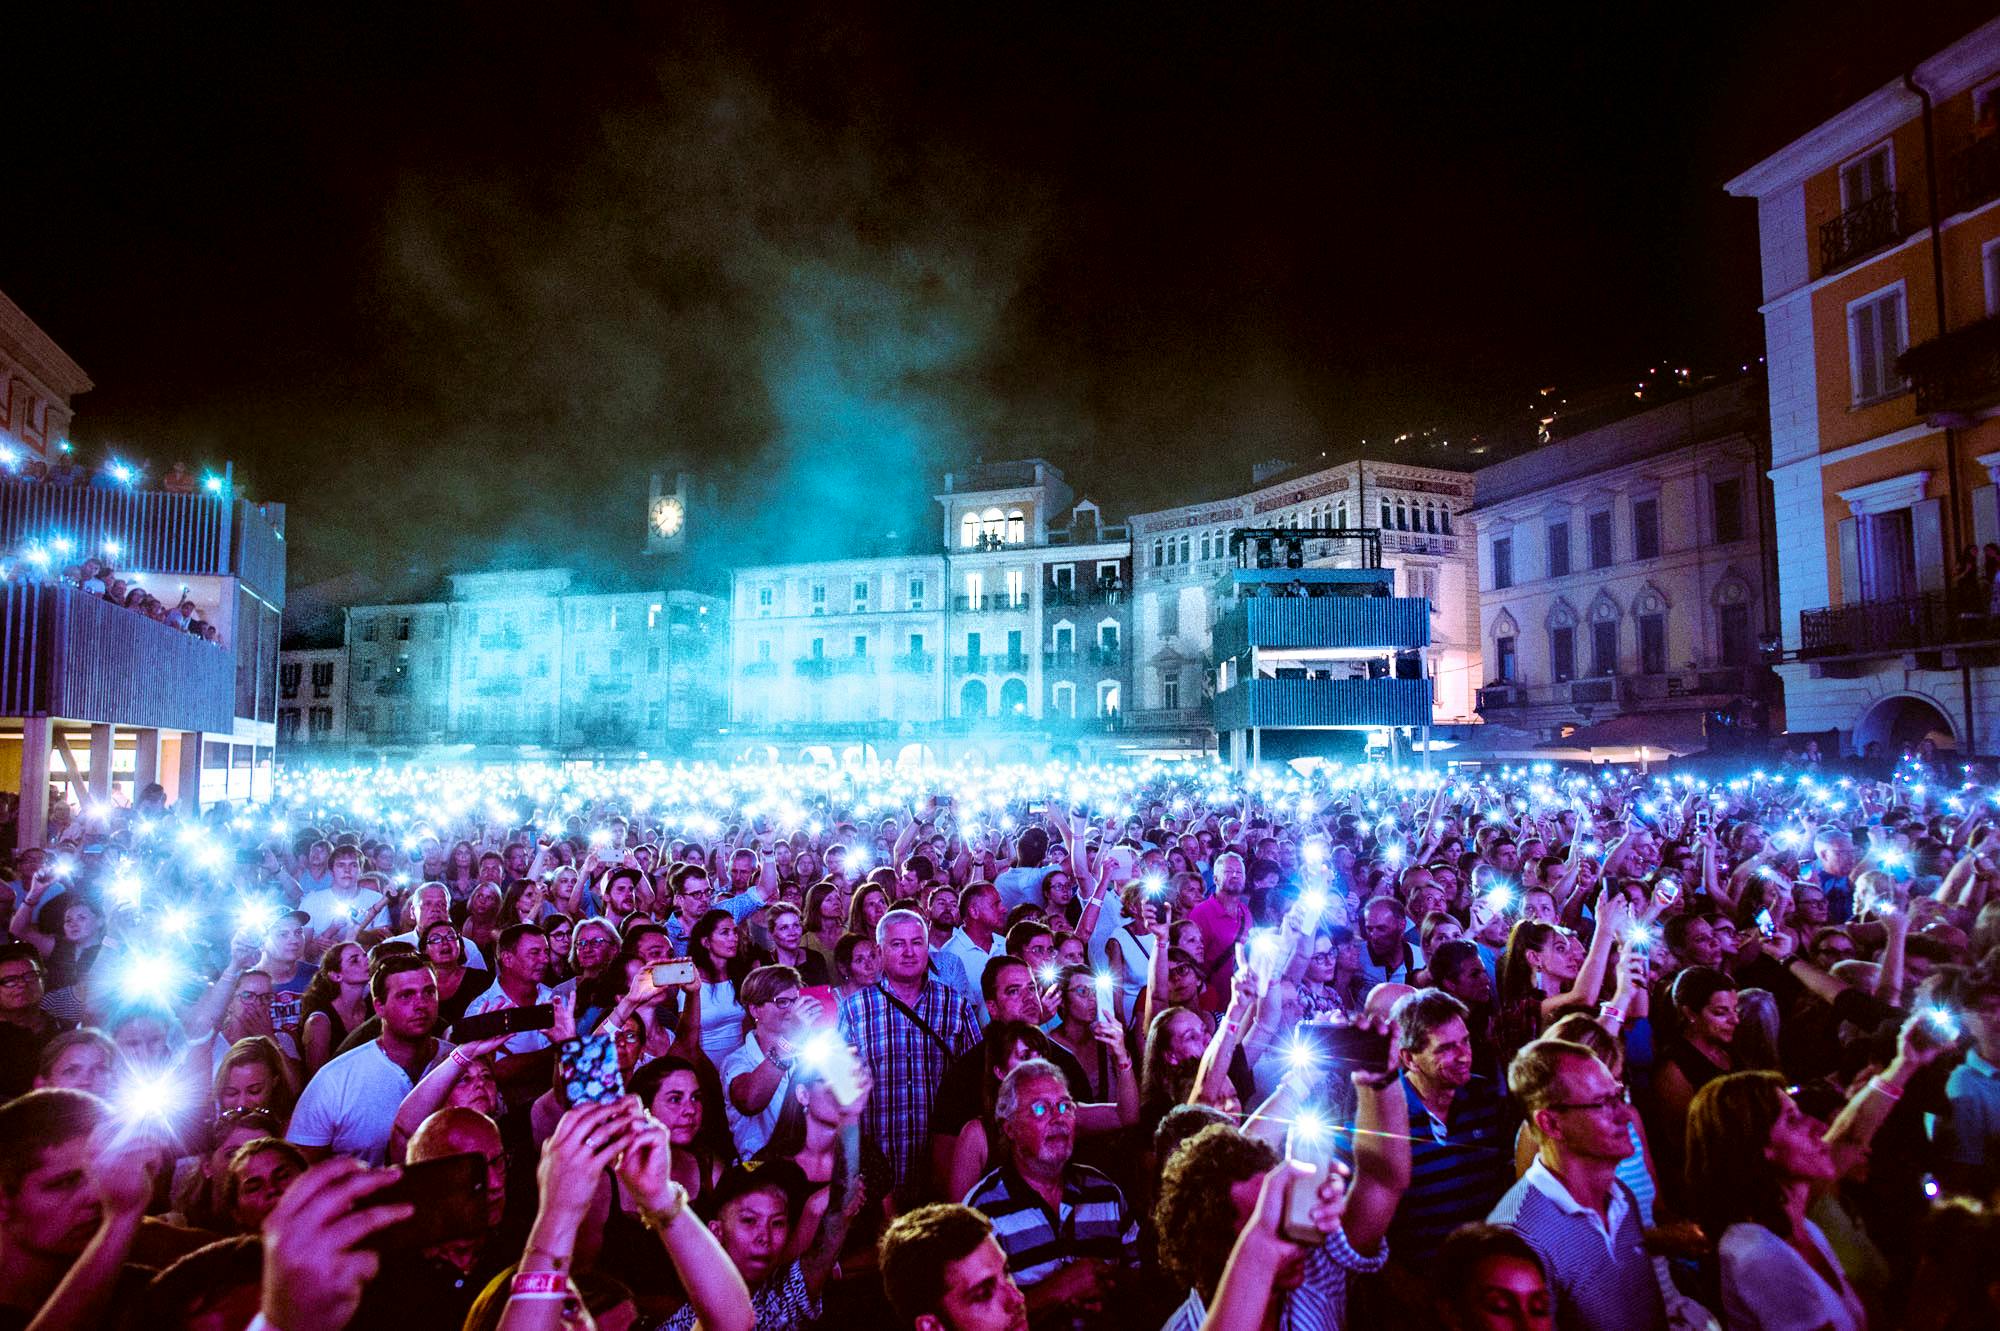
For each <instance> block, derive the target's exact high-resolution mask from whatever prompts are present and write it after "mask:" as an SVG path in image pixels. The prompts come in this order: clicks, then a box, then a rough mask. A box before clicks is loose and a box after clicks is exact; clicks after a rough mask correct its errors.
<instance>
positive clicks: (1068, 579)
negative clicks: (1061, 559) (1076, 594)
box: [1049, 564, 1076, 592]
mask: <svg viewBox="0 0 2000 1331" xmlns="http://www.w3.org/2000/svg"><path fill="white" fill-rule="evenodd" d="M1049 583H1050V585H1051V586H1053V587H1054V588H1055V589H1056V590H1057V591H1059V592H1067V591H1074V590H1075V589H1076V565H1074V564H1057V565H1056V566H1055V567H1054V568H1052V569H1050V570H1049Z"/></svg>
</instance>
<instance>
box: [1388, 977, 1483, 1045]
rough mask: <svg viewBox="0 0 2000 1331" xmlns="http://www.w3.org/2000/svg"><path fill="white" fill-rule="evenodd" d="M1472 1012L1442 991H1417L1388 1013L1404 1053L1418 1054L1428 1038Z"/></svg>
mask: <svg viewBox="0 0 2000 1331" xmlns="http://www.w3.org/2000/svg"><path fill="white" fill-rule="evenodd" d="M1471 1015H1472V1010H1471V1009H1470V1008H1468V1007H1466V1006H1465V1004H1464V1003H1461V1002H1460V1001H1459V1000H1458V999H1456V998H1453V997H1452V996H1451V995H1450V994H1448V993H1446V992H1445V991H1444V990H1442V989H1419V990H1417V991H1416V992H1415V993H1410V994H1404V995H1403V996H1402V997H1401V998H1399V999H1397V1000H1396V1006H1395V1007H1394V1008H1393V1009H1391V1010H1390V1019H1391V1020H1392V1021H1394V1022H1395V1023H1396V1033H1397V1035H1398V1037H1399V1039H1400V1043H1401V1044H1402V1047H1403V1051H1404V1052H1405V1053H1422V1052H1423V1050H1424V1046H1426V1045H1428V1044H1429V1043H1430V1042H1431V1036H1433V1035H1434V1034H1436V1033H1437V1030H1438V1028H1439V1027H1440V1026H1443V1025H1445V1024H1446V1023H1447V1022H1450V1021H1464V1020H1466V1019H1467V1018H1469V1017H1470V1016H1471Z"/></svg>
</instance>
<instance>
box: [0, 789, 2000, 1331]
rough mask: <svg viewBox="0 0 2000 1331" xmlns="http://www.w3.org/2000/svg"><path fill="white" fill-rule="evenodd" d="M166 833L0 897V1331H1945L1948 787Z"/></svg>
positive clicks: (1963, 822) (1986, 1086) (1963, 1205)
mask: <svg viewBox="0 0 2000 1331" xmlns="http://www.w3.org/2000/svg"><path fill="white" fill-rule="evenodd" d="M173 815H174V811H172V810H169V809H167V808H166V807H164V800H163V796H162V794H161V792H159V791H158V790H157V788H154V789H152V790H149V791H148V792H146V795H145V797H144V798H142V799H141V800H140V801H139V804H138V806H137V807H135V808H131V809H120V810H117V811H115V812H111V813H108V814H107V813H105V812H104V811H102V810H97V811H94V812H93V813H92V814H90V815H88V816H85V817H81V818H78V819H75V820H73V821H71V822H70V823H69V824H67V825H65V826H60V827H59V828H58V829H57V831H56V832H55V834H54V835H53V836H52V838H51V842H50V844H49V845H48V846H46V847H36V848H29V849H26V850H23V851H21V852H20V853H19V854H18V855H17V856H16V860H15V863H14V865H13V866H12V872H11V874H10V875H9V877H8V879H7V881H6V882H5V883H4V884H0V921H4V922H5V923H6V925H7V931H8V932H7V937H6V939H5V941H4V942H0V1331H5V1329H6V1328H14V1327H34V1328H37V1329H38V1331H39V1329H41V1328H56V1327H62V1328H87V1327H140V1326H144V1327H148V1328H151V1327H166V1328H203V1329H204V1331H209V1329H213V1328H227V1329H228V1331H241V1328H244V1327H247V1326H252V1325H255V1326H259V1327H262V1328H269V1329H270V1331H333V1329H334V1328H339V1327H344V1326H349V1325H353V1326H366V1327H377V1326H388V1325H398V1326H408V1327H411V1328H413V1329H421V1331H428V1329H429V1328H437V1327H449V1328H456V1327H459V1326H465V1327H482V1328H489V1327H497V1328H502V1329H503V1331H554V1329H555V1328H557V1327H568V1328H574V1327H585V1326H590V1327H599V1328H630V1327H642V1328H661V1327H667V1328H676V1329H678V1328H687V1327H694V1326H700V1327H704V1328H711V1329H720V1328H733V1329H735V1331H747V1329H748V1328H751V1327H756V1328H760V1329H763V1331H775V1329H777V1328H802V1327H815V1326H822V1327H863V1326H868V1327H872V1326H896V1327H917V1328H922V1329H923V1331H946V1329H949V1331H988V1329H989V1328H1015V1329H1018V1328H1023V1327H1029V1326H1032V1327H1036V1328H1043V1327H1060V1328H1069V1329H1078V1328H1097V1327H1144V1328H1154V1327H1161V1328H1170V1329H1171V1331H1193V1329H1194V1328H1201V1327H1210V1328H1224V1327H1227V1328H1257V1327H1272V1328H1277V1327H1285V1328H1293V1327H1296V1328H1336V1327H1341V1326H1356V1327H1361V1326H1371V1327H1372V1326H1403V1325H1407V1326H1412V1327H1418V1326H1431V1325H1439V1326H1444V1327H1449V1328H1465V1329H1467V1331H1469V1329H1470V1328H1486V1327H1515V1328H1523V1327H1526V1328H1546V1327H1562V1328H1580V1329H1583V1331H1599V1329H1602V1331H1612V1329H1613V1328H1618V1329H1623V1328H1662V1329H1664V1328H1667V1327H1670V1326H1671V1327H1675V1328H1682V1327H1700V1326H1710V1325H1721V1326H1725V1327H1729V1328H1760V1329H1771V1331H1775V1329H1776V1328H1793V1327H1796V1328H1827V1327H1831V1328H1836V1329H1837V1331H1859V1329H1860V1328H1865V1327H1869V1326H1873V1327H1877V1328H1888V1327H1896V1326H1907V1327H1917V1328H1925V1329H1926V1331H1955V1329H1956V1328H1972V1327H1991V1326H1994V1325H2000V1282H1996V1281H1995V1280H1994V1279H1993V1278H1992V1272H1993V1271H1994V1270H1996V1269H2000V1268H1997V1267H1996V1266H1995V1265H1994V1263H1995V1261H1996V1259H2000V1252H1996V1248H2000V1218H1996V1217H2000V1212H1996V1211H1995V1209H1993V1208H1994V1205H1995V1203H1994V1197H1993V1193H1994V1189H1995V1185H1996V1181H2000V1072H1996V1070H1995V1069H1996V1067H1997V1066H2000V863H1996V859H2000V787H1996V786H1995V785H1994V784H1993V775H1992V774H1991V773H1989V772H1987V771H1985V770H1984V769H1981V768H1958V769H1947V768H1945V767H1944V766H1943V765H1942V763H1941V762H1940V761H1939V760H1938V759H1937V757H1936V756H1935V755H1932V754H1930V753H1928V752H1926V753H1924V754H1921V755H1915V756H1913V757H1911V758H1910V759H1909V760H1908V761H1906V762H1905V763H1903V764H1902V765H1900V766H1899V767H1898V768H1897V769H1896V773H1895V778H1894V779H1893V780H1890V781H1876V780H1871V779H1856V778H1843V777H1838V776H1836V775H1834V774H1832V773H1828V772H1823V771H1821V770H1819V769H1818V768H1817V767H1816V766H1811V765H1806V766H1804V767H1801V768H1794V769H1788V770H1781V771H1774V772H1769V773H1767V772H1743V773H1729V774H1726V775H1723V776H1721V777H1705V776H1699V775H1696V774H1695V773H1693V772H1682V773H1676V774H1674V775H1672V776H1661V775H1656V774H1641V773H1636V772H1631V771H1623V770H1617V771H1613V770H1604V769H1596V770H1590V771H1575V772H1571V771H1563V770H1558V769H1554V768H1550V767H1547V766H1536V767H1533V768H1519V769H1514V768H1508V769H1499V770H1493V769H1487V770H1476V771H1467V772H1457V773H1450V774H1442V773H1441V774H1437V775H1433V774H1430V773H1425V772H1417V771H1408V770H1406V771H1394V770H1388V769H1383V768H1379V767H1355V768H1342V767H1335V766H1327V767H1321V768H1317V769H1316V770H1314V771H1313V772H1312V773H1311V774H1309V775H1300V774H1295V773H1292V772H1290V771H1283V772H1280V773H1277V774H1272V773H1253V774H1242V773H1232V772H1229V771H1225V770H1223V769H1219V768H1210V767H1201V766H1195V765H1165V764H1162V765H1135V766H1131V767H1119V768H1091V769H1080V768H1070V767H1063V766H1060V765H1056V766H1049V767H1041V768H1009V769H1002V770H990V771H989V770H945V771H937V770H930V771H924V772H921V773H919V772H913V771H905V770H890V769H878V770H867V771H859V770H857V771H836V770H832V769H821V768H803V769H791V768H750V767H742V768H716V767H699V768H679V767H675V768H668V767H663V766H659V765H641V766H637V767H633V768H629V769H621V770H617V771H609V770H597V769H568V770H557V769H549V768H531V767H522V768H483V769H440V768H407V769H388V768H382V769H374V770H369V771H354V772H336V771H308V772H299V773H292V774H288V775H287V776H285V777H284V778H283V779H282V780H281V782H280V789H279V795H278V798H277V800H276V802H275V803H273V804H272V805H270V806H265V807H259V808H254V809H242V810H236V809H229V808H216V809H212V810H209V811H207V812H205V813H204V814H202V815H201V816H199V817H175V816H173Z"/></svg>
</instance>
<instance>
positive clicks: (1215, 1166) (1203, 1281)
mask: <svg viewBox="0 0 2000 1331" xmlns="http://www.w3.org/2000/svg"><path fill="white" fill-rule="evenodd" d="M1277 1163H1278V1153H1277V1152H1276V1151H1275V1150H1273V1149H1272V1148H1271V1147H1270V1146H1269V1145H1268V1144H1267V1143H1265V1142H1261V1141H1259V1140H1257V1139H1256V1138H1255V1137H1252V1136H1250V1135H1249V1134H1248V1133H1246V1132H1244V1131H1243V1130H1242V1129H1241V1128H1238V1127H1235V1126H1232V1125H1230V1124H1224V1123H1216V1124H1212V1125H1210V1126H1209V1127H1206V1128H1203V1129H1202V1130H1201V1131H1200V1132H1197V1133H1196V1134H1195V1135H1194V1136H1192V1137H1190V1138H1188V1139H1187V1140H1186V1141H1184V1142H1182V1143H1181V1144H1180V1146H1179V1147H1178V1148H1177V1149H1176V1150H1175V1151H1174V1154H1173V1157H1172V1158H1171V1159H1169V1160H1168V1161H1167V1169H1166V1173H1165V1175H1164V1176H1163V1177H1162V1178H1161V1180H1160V1198H1159V1200H1158V1201H1157V1202H1155V1203H1154V1204H1153V1228H1154V1230H1155V1231H1156V1232H1157V1233H1158V1234H1159V1236H1160V1264H1161V1265H1162V1266H1164V1267H1166V1269H1167V1273H1168V1274H1169V1275H1171V1276H1173V1278H1174V1279H1175V1280H1177V1281H1179V1282H1180V1283H1181V1284H1182V1285H1185V1286H1187V1287H1189V1288H1191V1289H1194V1290H1196V1291H1198V1292H1199V1293H1200V1294H1201V1297H1202V1301H1203V1302H1205V1303H1212V1302H1214V1300H1215V1288H1216V1286H1217V1285H1219V1284H1221V1283H1222V1268H1223V1267H1224V1265H1226V1264H1227V1263H1228V1261H1229V1250H1230V1245H1228V1244H1226V1243H1218V1242H1216V1236H1217V1235H1223V1234H1234V1233H1235V1232H1236V1231H1237V1230H1239V1229H1241V1228H1242V1227H1243V1226H1242V1222H1241V1221H1240V1220H1239V1219H1238V1218H1237V1215H1236V1203H1235V1202H1234V1201H1233V1200H1232V1199H1231V1198H1230V1195H1229V1190H1230V1189H1231V1188H1233V1187H1234V1186H1235V1185H1236V1184H1238V1183H1241V1182H1243V1180H1245V1179H1250V1178H1256V1177H1257V1176H1258V1175H1260V1174H1263V1173H1266V1172H1268V1171H1269V1170H1270V1169H1272V1168H1273V1167H1274V1166H1275V1165H1277Z"/></svg>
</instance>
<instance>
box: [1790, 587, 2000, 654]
mask: <svg viewBox="0 0 2000 1331" xmlns="http://www.w3.org/2000/svg"><path fill="white" fill-rule="evenodd" d="M1985 609H1986V607H1985V606H1983V605H1982V606H1979V607H1978V608H1977V613H1969V614H1964V615H1961V614H1958V613H1956V612H1955V611H1954V610H1953V609H1952V605H1951V599H1950V598H1949V597H1948V596H1946V595H1945V593H1943V592H1929V593H1926V594H1925V595H1922V596H1911V597H1907V598H1905V599H1903V600H1898V601H1867V602H1863V603H1862V604H1860V605H1835V606H1828V607H1827V608H1825V609H1824V610H1807V611H1804V612H1802V613H1801V614H1800V615H1799V658H1800V659H1801V660H1807V661H1809V660H1813V659H1815V658H1820V657H1835V656H1885V655H1891V654H1894V653H1897V652H1908V651H1918V650H1922V649H1925V648H1935V647H1949V646H1952V645H1953V644H1955V643H1971V642H1988V641H1992V640H1994V639H2000V621H1996V620H1995V619H1993V618H1992V617H1991V616H1989V615H1987V614H1985V613H1984V612H1985Z"/></svg>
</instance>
